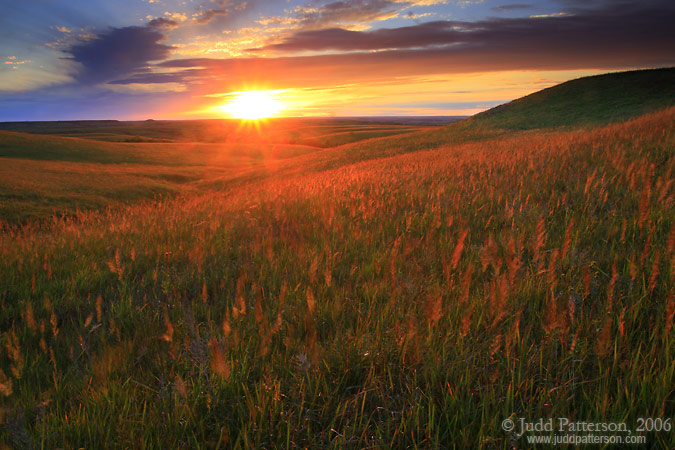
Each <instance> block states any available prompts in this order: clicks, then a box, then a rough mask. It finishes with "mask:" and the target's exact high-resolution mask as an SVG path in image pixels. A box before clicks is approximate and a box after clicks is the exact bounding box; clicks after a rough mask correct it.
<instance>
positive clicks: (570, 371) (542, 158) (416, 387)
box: [0, 107, 675, 449]
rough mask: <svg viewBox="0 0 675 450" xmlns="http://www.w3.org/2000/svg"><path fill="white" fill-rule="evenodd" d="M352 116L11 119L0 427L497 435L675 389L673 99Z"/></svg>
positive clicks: (65, 442)
mask: <svg viewBox="0 0 675 450" xmlns="http://www.w3.org/2000/svg"><path fill="white" fill-rule="evenodd" d="M606 122H611V121H606ZM341 126H343V127H355V125H354V124H353V123H352V124H341ZM356 128H357V129H356V130H335V129H334V126H333V129H323V130H316V129H312V132H311V133H309V132H307V131H306V130H305V131H303V132H302V133H300V134H298V135H297V136H294V137H293V138H292V139H286V138H282V137H280V136H282V135H281V134H280V135H279V137H277V138H275V139H276V141H275V142H271V141H270V140H269V138H268V137H266V136H268V135H267V134H263V135H261V136H263V139H267V140H268V143H267V144H265V145H262V144H261V143H260V142H250V141H246V142H240V143H236V142H235V143H232V144H229V145H225V144H217V143H216V144H209V143H204V142H173V143H163V142H148V143H133V142H128V143H120V142H108V140H105V141H106V142H104V140H99V141H96V140H92V139H82V138H74V137H72V136H68V137H55V136H54V135H49V136H41V135H35V134H25V133H19V132H16V131H12V132H4V134H2V135H1V136H0V138H1V139H2V141H0V142H2V144H0V151H1V152H2V153H1V155H2V166H0V170H2V171H3V172H4V176H3V177H0V180H2V181H0V183H2V184H1V185H0V189H1V190H0V192H2V195H3V205H2V208H1V209H0V211H1V212H2V214H3V216H4V220H5V222H4V225H3V230H2V234H0V275H1V276H0V311H1V314H0V332H1V333H2V334H1V338H0V341H1V343H2V349H1V350H0V405H1V406H0V423H1V424H2V425H1V426H0V442H3V443H4V445H5V446H6V447H9V448H12V447H16V448H354V449H362V448H488V449H491V448H496V449H506V448H529V447H530V446H529V445H528V444H527V441H526V440H525V438H524V437H519V436H518V435H517V434H515V433H513V432H511V433H509V432H506V431H504V430H503V429H502V421H503V420H505V419H508V418H513V419H515V418H520V417H524V418H529V419H532V420H537V419H539V418H544V419H548V418H558V417H566V418H569V419H570V420H572V421H574V420H583V421H589V422H626V423H628V424H629V427H630V428H632V429H634V428H635V425H636V423H637V420H638V418H640V417H653V418H656V417H661V418H663V419H666V418H669V417H670V418H672V417H673V412H675V391H674V390H673V388H674V385H673V380H675V345H674V343H675V332H674V331H673V322H674V318H675V186H674V185H673V176H674V173H673V171H674V170H675V159H674V158H673V152H674V149H675V108H673V107H665V108H659V109H658V110H656V111H654V112H649V113H646V114H643V115H640V116H637V117H633V118H629V119H625V118H618V119H617V120H616V121H614V122H612V123H604V124H602V125H597V124H588V123H584V126H568V127H566V128H562V129H557V128H539V129H535V130H523V131H513V130H509V129H507V128H503V127H497V126H494V125H491V124H490V123H489V122H481V120H480V119H479V118H476V119H475V120H469V121H463V122H459V123H456V124H451V125H448V126H439V127H417V126H415V127H411V126H405V125H397V126H394V125H386V126H383V125H382V124H378V125H377V126H376V127H374V128H373V129H367V130H364V129H363V127H361V126H358V127H356ZM394 131H396V135H395V136H388V134H389V133H394ZM284 133H286V134H285V136H288V129H286V130H285V131H284ZM342 133H348V135H347V137H344V136H342ZM349 133H352V134H349ZM71 134H74V133H71ZM154 138H155V139H157V138H156V137H154ZM10 139H14V140H15V141H12V142H15V143H14V144H12V145H10V144H8V142H10V141H9V140H10ZM284 139H286V140H285V141H284ZM343 139H346V141H347V142H344V141H343ZM36 140H37V142H43V141H41V140H44V143H45V144H44V145H43V146H42V147H41V146H40V145H35V142H36ZM16 142H19V143H22V142H23V144H21V145H23V146H21V145H17V144H16ZM320 142H322V143H324V144H325V146H326V148H323V147H320V146H319V145H318V144H317V143H320ZM167 144H171V145H167ZM247 145H249V147H246V146H247ZM266 145H267V146H266ZM58 146H60V147H58ZM242 146H243V147H242ZM57 147H58V148H59V150H58V151H56V150H53V149H54V148H57ZM19 148H21V149H23V150H21V152H24V153H23V155H24V156H23V157H21V155H19V154H17V153H14V154H10V153H11V151H13V150H12V149H14V151H15V152H18V150H16V149H19ZM247 148H248V149H249V150H250V151H251V152H253V153H247V152H248V151H249V150H246V149H247ZM253 148H255V151H253V150H252V149H253ZM26 149H33V150H32V151H34V152H36V156H34V157H32V158H27V157H25V152H26V151H28V150H26ZM49 149H52V151H51V153H50V152H49V151H48V150H49ZM92 149H93V150H92ZM275 152H276V153H275ZM40 155H42V158H40ZM27 173H31V174H35V173H39V174H40V176H39V177H31V178H30V180H29V179H28V178H27V177H26V176H25V174H27ZM22 174H23V176H22ZM64 174H69V175H67V176H66V175H64ZM75 175H77V178H76V179H77V182H73V181H72V178H71V177H72V176H75ZM21 183H24V184H23V185H21ZM17 186H21V188H20V189H22V190H20V189H19V187H17ZM153 189H156V191H157V192H159V193H161V194H162V195H164V197H157V196H154V197H153V196H152V195H150V194H148V190H153ZM14 192H22V194H21V195H22V196H23V197H21V199H20V202H19V200H16V201H15V200H13V198H12V197H11V195H19V194H13V193H14ZM157 192H155V194H156V193H157ZM30 195H34V197H30ZM77 195H81V197H78V196H77ZM120 197H122V198H121V200H124V201H120ZM45 198H47V199H49V198H52V199H53V200H50V201H53V202H54V205H56V208H57V209H56V210H57V211H62V212H66V213H64V214H62V215H59V214H57V215H53V213H52V212H50V209H49V208H50V207H53V205H48V206H47V207H45V205H44V204H41V203H40V202H42V201H44V199H45ZM8 200H9V201H8ZM90 201H91V203H87V202H90ZM17 202H19V203H17ZM21 202H23V203H21ZM22 211H23V212H22ZM51 211H53V209H52V210H51ZM644 436H645V438H646V440H647V443H648V444H647V445H645V447H649V448H669V447H671V446H672V445H673V444H674V443H675V438H674V436H675V434H674V433H673V432H672V431H671V432H663V431H662V432H649V433H646V434H644ZM601 448H607V447H601Z"/></svg>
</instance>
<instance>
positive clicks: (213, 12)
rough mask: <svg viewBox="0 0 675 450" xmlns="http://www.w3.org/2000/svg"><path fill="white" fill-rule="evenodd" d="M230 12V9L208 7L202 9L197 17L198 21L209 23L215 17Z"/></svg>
mask: <svg viewBox="0 0 675 450" xmlns="http://www.w3.org/2000/svg"><path fill="white" fill-rule="evenodd" d="M229 13H230V10H228V9H207V10H204V11H202V12H201V13H200V14H199V15H198V16H197V18H196V22H197V23H209V22H211V20H212V19H213V18H214V17H217V16H226V15H228V14H229Z"/></svg>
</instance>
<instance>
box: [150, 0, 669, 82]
mask: <svg viewBox="0 0 675 450" xmlns="http://www.w3.org/2000/svg"><path fill="white" fill-rule="evenodd" d="M620 6H621V7H620V8H616V9H610V8H605V9H604V10H598V9H596V10H592V11H572V10H568V11H567V14H568V15H566V16H557V17H532V18H518V19H487V20H483V21H479V22H457V21H455V22H447V21H446V22H429V23H424V24H420V25H415V26H410V27H403V28H396V29H381V30H374V31H364V32H357V31H348V30H344V29H339V28H331V29H324V30H314V31H301V32H298V33H296V34H295V35H293V36H291V37H290V38H288V39H286V40H285V41H283V42H281V43H280V44H276V45H272V46H268V47H267V49H271V48H275V49H278V50H287V51H303V50H316V51H325V50H333V51H338V52H342V53H337V54H327V55H317V56H284V57H252V58H231V59H221V60H219V59H208V58H201V59H183V60H171V61H165V62H162V63H160V64H158V65H157V66H158V69H160V70H161V68H170V69H172V72H173V73H172V74H171V77H164V78H163V77H162V76H161V74H155V75H148V77H146V78H144V82H148V83H152V82H167V81H169V80H170V81H174V82H186V83H189V84H191V85H192V86H196V85H201V86H204V87H205V88H204V89H206V87H208V86H219V88H221V87H223V86H235V87H236V85H238V84H239V85H242V84H247V83H248V84H251V83H252V82H257V83H260V84H269V85H276V86H286V87H289V88H290V87H301V88H302V87H307V86H316V85H317V83H318V84H320V85H322V86H330V85H339V84H345V83H359V82H372V81H375V80H391V79H394V78H398V77H415V76H431V75H434V74H438V75H440V74H450V73H473V72H483V71H500V70H579V69H603V70H617V69H631V68H638V67H659V66H669V65H673V64H674V63H675V27H672V26H671V24H672V23H673V22H674V19H675V17H674V13H675V5H671V4H670V3H661V4H657V3H650V4H649V5H648V6H645V7H642V8H639V7H637V6H634V5H632V4H629V3H622V4H621V5H620ZM372 50H379V51H372ZM176 69H184V70H183V71H180V70H178V71H176ZM174 71H175V72H174Z"/></svg>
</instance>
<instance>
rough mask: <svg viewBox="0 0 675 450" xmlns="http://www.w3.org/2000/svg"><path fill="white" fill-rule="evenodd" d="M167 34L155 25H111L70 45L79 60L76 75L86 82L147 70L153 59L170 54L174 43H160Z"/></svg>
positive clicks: (78, 78)
mask: <svg viewBox="0 0 675 450" xmlns="http://www.w3.org/2000/svg"><path fill="white" fill-rule="evenodd" d="M163 39H164V35H163V34H162V33H161V32H160V31H159V30H157V28H154V27H152V26H146V27H124V28H111V29H110V30H108V31H106V32H104V33H101V34H98V35H97V36H96V37H94V38H92V39H89V40H86V41H82V42H79V43H77V44H75V45H73V46H71V47H70V49H68V51H67V53H69V54H70V55H71V56H70V57H69V58H68V59H71V60H72V61H74V62H76V63H78V64H79V71H78V72H77V74H76V75H75V79H76V80H77V81H79V82H80V83H83V84H96V83H102V82H106V81H111V80H114V79H116V78H120V77H124V76H128V75H131V74H134V73H138V72H139V71H143V70H146V67H147V66H148V64H149V63H150V62H151V61H159V60H163V59H166V58H167V57H168V56H169V51H170V50H171V48H172V47H170V46H167V45H164V44H160V43H159V42H160V41H162V40H163Z"/></svg>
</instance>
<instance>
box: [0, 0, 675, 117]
mask: <svg viewBox="0 0 675 450" xmlns="http://www.w3.org/2000/svg"><path fill="white" fill-rule="evenodd" d="M0 11H2V14H1V15H0V121H19V120H84V119H119V120H144V119H149V118H153V119H198V118H218V117H225V116H226V114H225V113H224V111H227V108H226V106H225V105H227V104H228V102H230V101H231V100H232V99H233V98H234V96H236V94H235V93H237V92H242V91H249V90H258V91H259V90H264V91H271V95H273V96H274V98H275V99H278V100H279V101H280V102H281V103H282V104H283V105H284V107H285V109H284V110H282V111H280V112H279V114H280V115H287V116H386V115H407V116H409V115H413V116H420V115H433V116H438V115H470V114H475V113H477V112H480V111H482V110H485V109H488V108H490V107H493V106H496V105H498V104H501V103H505V102H507V101H510V100H512V99H514V98H518V97H521V96H523V95H526V94H529V93H531V92H535V91H538V90H540V89H543V88H546V87H549V86H552V85H554V84H557V83H560V82H562V81H566V80H569V79H573V78H579V77H581V76H586V75H594V74H599V73H605V72H612V71H620V70H629V69H637V68H651V67H667V66H673V65H675V27H674V26H673V24H674V23H675V2H674V1H672V0H642V1H622V0H364V1H355V0H326V1H324V0H300V1H298V0H276V1H270V0H247V1H231V0H24V1H15V0H0Z"/></svg>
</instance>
